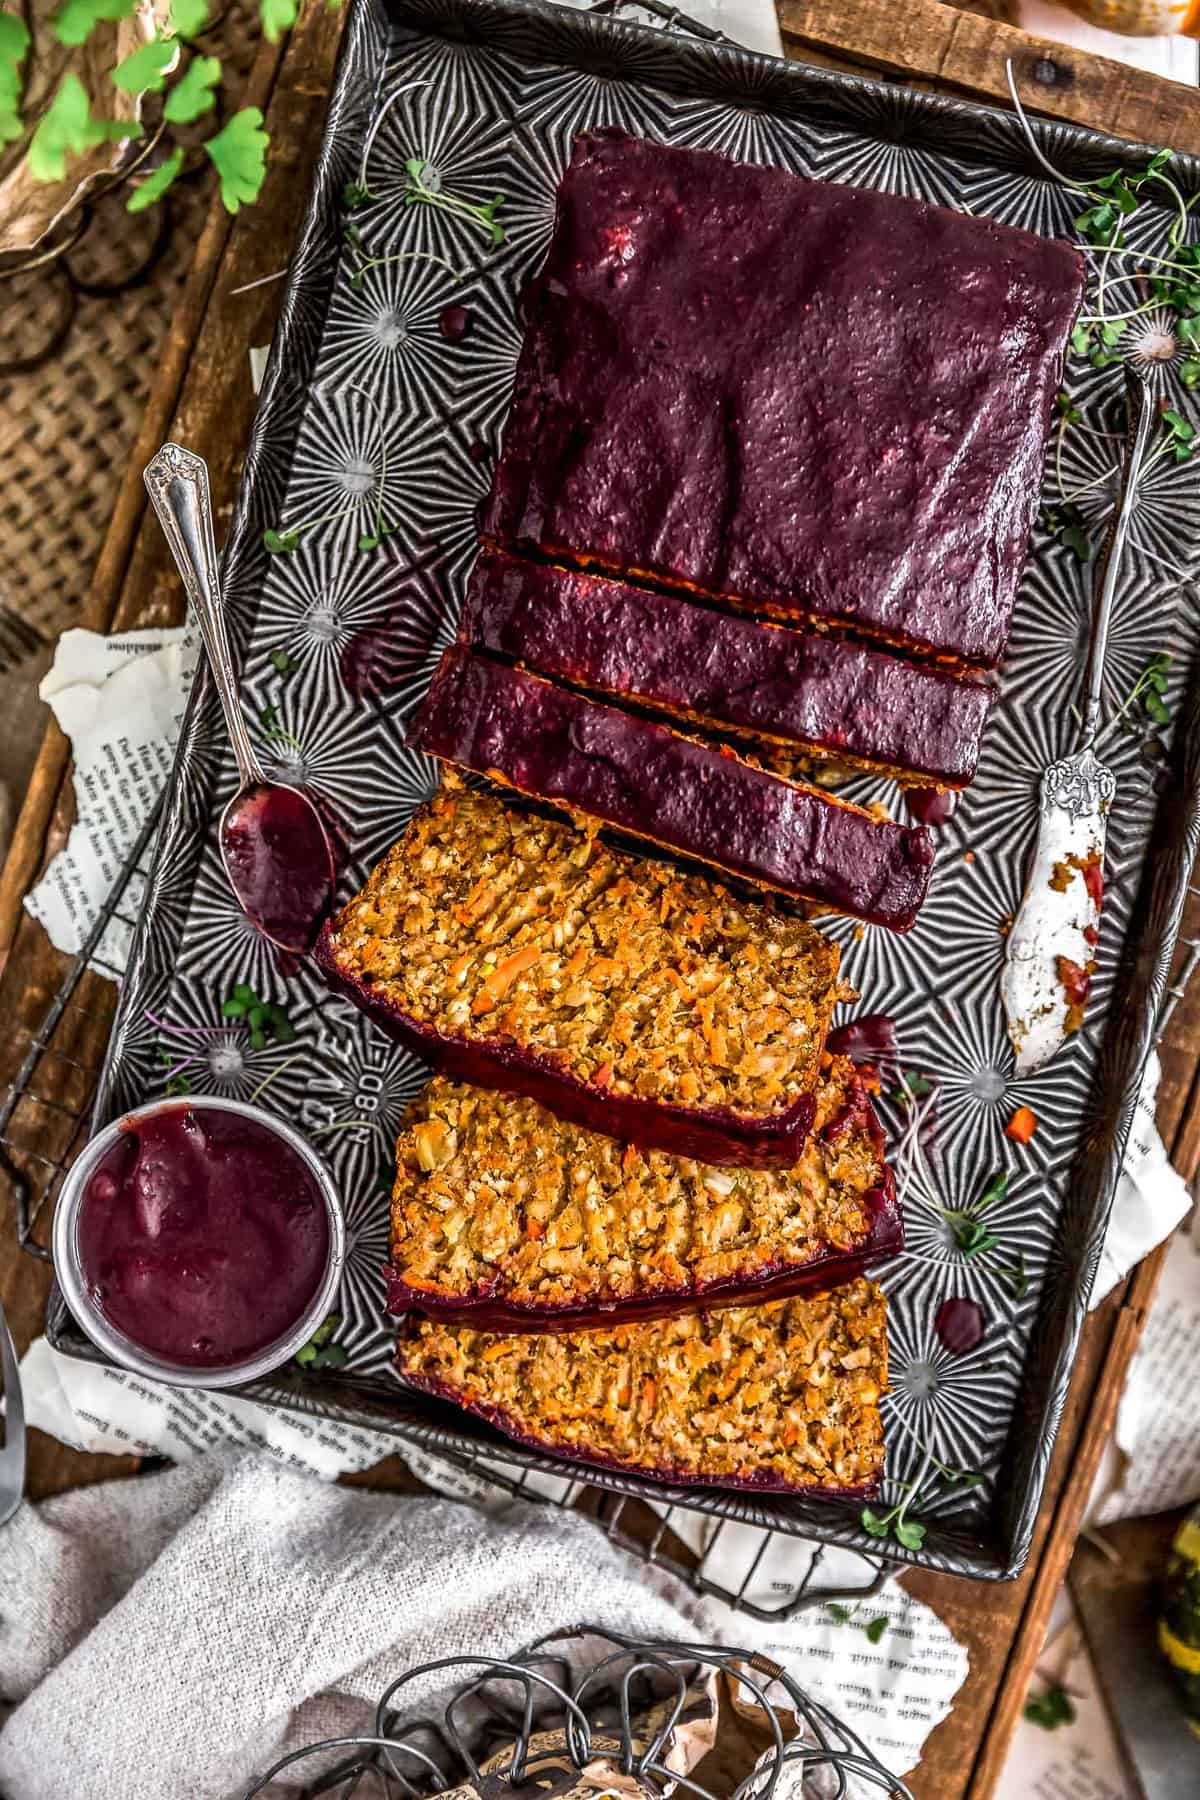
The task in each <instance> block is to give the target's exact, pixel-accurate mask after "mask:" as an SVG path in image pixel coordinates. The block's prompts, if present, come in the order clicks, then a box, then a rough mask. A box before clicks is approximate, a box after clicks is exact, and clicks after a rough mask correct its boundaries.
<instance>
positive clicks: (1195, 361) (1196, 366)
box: [1179, 356, 1200, 388]
mask: <svg viewBox="0 0 1200 1800" xmlns="http://www.w3.org/2000/svg"><path fill="white" fill-rule="evenodd" d="M1179 379H1180V380H1181V381H1182V383H1183V385H1184V387H1185V388H1198V387H1200V356H1189V357H1188V359H1187V361H1186V362H1182V363H1180V365H1179Z"/></svg>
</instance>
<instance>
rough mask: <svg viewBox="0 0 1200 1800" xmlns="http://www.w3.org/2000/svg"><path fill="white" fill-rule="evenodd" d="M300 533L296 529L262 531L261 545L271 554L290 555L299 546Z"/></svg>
mask: <svg viewBox="0 0 1200 1800" xmlns="http://www.w3.org/2000/svg"><path fill="white" fill-rule="evenodd" d="M300 535H301V534H300V533H299V532H298V531H264V532H263V545H264V547H265V548H266V549H267V550H269V551H270V552H271V555H272V556H290V555H291V554H292V551H293V550H298V549H299V548H300Z"/></svg>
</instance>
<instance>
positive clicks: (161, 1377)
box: [52, 1094, 346, 1388]
mask: <svg viewBox="0 0 1200 1800" xmlns="http://www.w3.org/2000/svg"><path fill="white" fill-rule="evenodd" d="M188 1108H191V1109H193V1110H194V1111H196V1112H205V1111H209V1112H225V1113H237V1114H239V1115H240V1116H241V1117H242V1118H243V1119H252V1120H253V1121H254V1123H255V1124H256V1125H261V1126H262V1127H263V1129H264V1130H266V1131H270V1132H272V1133H273V1134H274V1135H275V1136H276V1137H277V1138H279V1139H280V1140H281V1141H282V1142H283V1143H285V1144H287V1145H288V1147H289V1148H290V1149H291V1150H294V1151H295V1153H296V1155H297V1156H298V1157H299V1158H300V1159H301V1161H302V1162H303V1163H304V1164H305V1166H306V1167H307V1168H308V1170H309V1172H310V1174H311V1175H312V1177H313V1180H314V1181H315V1182H316V1184H317V1186H318V1188H319V1189H320V1191H321V1195H322V1198H323V1199H324V1201H325V1209H326V1212H327V1214H328V1218H329V1264H328V1267H327V1268H326V1271H325V1275H324V1278H323V1279H322V1282H321V1285H320V1287H319V1288H318V1289H317V1291H316V1293H315V1294H314V1295H313V1297H312V1299H311V1300H310V1301H309V1303H308V1305H307V1306H306V1307H305V1309H304V1311H303V1313H302V1314H301V1316H300V1317H299V1318H298V1319H297V1320H296V1323H295V1324H294V1325H293V1326H292V1327H291V1329H290V1330H289V1331H288V1332H287V1333H286V1334H285V1335H284V1336H283V1337H280V1338H277V1339H276V1340H275V1342H274V1343H273V1344H268V1345H267V1346H266V1348H265V1349H263V1350H258V1351H256V1352H255V1354H254V1355H253V1356H250V1357H246V1358H244V1359H243V1360H242V1361H241V1362H238V1363H230V1364H228V1365H226V1366H225V1367H221V1366H219V1365H218V1366H209V1367H205V1368H197V1367H196V1366H195V1364H191V1363H176V1362H170V1361H168V1360H167V1359H166V1358H165V1357H159V1356H156V1355H155V1354H154V1352H153V1351H152V1350H147V1349H145V1348H144V1347H143V1346H142V1345H141V1344H137V1343H135V1342H134V1341H133V1339H132V1338H129V1337H126V1335H125V1333H124V1332H123V1331H118V1330H117V1329H116V1327H115V1326H114V1325H113V1324H112V1321H111V1320H110V1319H108V1318H106V1317H105V1315H104V1313H103V1312H102V1311H101V1310H100V1308H99V1307H98V1306H97V1304H96V1302H95V1301H94V1300H93V1299H92V1297H91V1295H90V1294H89V1292H88V1287H87V1282H86V1280H85V1278H84V1274H83V1266H82V1263H81V1260H80V1256H79V1242H78V1220H79V1205H80V1201H81V1200H82V1198H83V1192H84V1189H85V1188H86V1186H87V1184H88V1179H89V1177H90V1176H91V1173H92V1171H93V1169H94V1168H95V1167H96V1164H97V1163H98V1162H99V1161H100V1159H101V1157H103V1156H104V1154H105V1153H106V1151H108V1150H109V1149H110V1148H111V1147H112V1145H113V1143H114V1142H115V1140H116V1138H117V1137H118V1135H119V1133H120V1132H121V1131H122V1130H123V1129H124V1128H126V1127H128V1126H130V1125H134V1126H136V1125H139V1124H141V1122H142V1121H143V1120H144V1119H148V1118H151V1117H157V1116H158V1115H159V1114H160V1113H165V1112H179V1111H186V1110H187V1109H188ZM52 1248H53V1253H54V1273H55V1275H56V1276H57V1278H58V1285H59V1287H60V1289H61V1290H62V1296H63V1299H64V1300H65V1301H66V1303H67V1305H68V1306H69V1307H70V1309H71V1313H72V1316H73V1317H74V1319H75V1322H76V1324H77V1325H78V1326H79V1327H80V1329H81V1330H82V1331H84V1332H86V1333H87V1335H88V1337H89V1338H91V1340H92V1342H93V1344H95V1346H96V1348H97V1349H98V1350H102V1351H103V1352H104V1354H105V1356H107V1357H108V1358H109V1360H110V1361H111V1362H114V1363H118V1364H120V1366H121V1368H123V1369H132V1370H133V1371H134V1373H135V1374H138V1375H146V1376H149V1377H150V1379H151V1380H153V1381H164V1382H166V1383H167V1384H168V1385H169V1386H171V1387H194V1388H229V1387H240V1386H241V1385H242V1384H243V1383H244V1382H247V1381H255V1380H257V1379H258V1378H259V1377H260V1376H262V1375H269V1374H270V1373H271V1371H272V1370H273V1369H278V1368H279V1367H280V1365H281V1364H282V1363H286V1362H288V1361H290V1360H291V1358H292V1357H293V1356H295V1354H296V1352H297V1350H299V1349H301V1348H302V1347H303V1345H305V1344H306V1343H307V1342H308V1340H309V1338H310V1337H311V1336H312V1335H313V1333H314V1331H316V1329H317V1327H318V1325H320V1324H321V1322H322V1320H323V1319H325V1318H326V1317H327V1315H328V1313H329V1311H330V1309H331V1306H332V1303H333V1298H334V1295H335V1294H336V1293H337V1289H338V1283H339V1282H340V1280H341V1276H342V1268H343V1265H344V1263H345V1260H346V1223H345V1220H344V1218H343V1217H342V1204H341V1201H340V1200H339V1198H338V1193H337V1189H336V1188H335V1187H334V1185H333V1180H332V1178H331V1176H330V1174H329V1171H328V1169H327V1168H326V1167H325V1165H324V1163H323V1162H322V1161H321V1159H320V1157H319V1156H318V1155H317V1153H316V1151H315V1150H314V1149H313V1148H312V1145H311V1144H309V1143H308V1142H306V1140H305V1139H304V1138H303V1137H301V1135H300V1133H299V1132H298V1131H295V1130H294V1129H293V1128H292V1126H290V1125H286V1124H285V1123H284V1122H283V1120H282V1119H277V1118H275V1117H274V1115H273V1114H271V1113H268V1112H264V1111H263V1110H262V1108H261V1107H258V1106H248V1105H247V1104H246V1102H245V1101H243V1100H227V1099H225V1098H224V1097H223V1096H221V1095H218V1094H187V1095H183V1096H181V1097H180V1098H178V1099H173V1100H157V1101H154V1102H153V1103H152V1104H151V1105H149V1106H141V1107H138V1109H137V1110H136V1111H135V1112H130V1113H125V1114H124V1115H123V1116H122V1117H121V1118H119V1119H114V1120H113V1122H112V1124H111V1125H106V1126H105V1127H104V1130H103V1131H101V1132H98V1133H97V1134H96V1136H95V1137H94V1138H91V1139H90V1140H89V1142H88V1143H87V1144H86V1145H85V1146H84V1148H83V1150H82V1151H81V1152H80V1154H79V1156H78V1157H77V1158H76V1160H75V1162H74V1163H72V1165H71V1168H70V1170H69V1171H68V1174H67V1178H66V1180H65V1181H64V1182H63V1185H62V1189H61V1191H60V1193H59V1196H58V1205H57V1206H56V1208H55V1212H54V1233H53V1243H52Z"/></svg>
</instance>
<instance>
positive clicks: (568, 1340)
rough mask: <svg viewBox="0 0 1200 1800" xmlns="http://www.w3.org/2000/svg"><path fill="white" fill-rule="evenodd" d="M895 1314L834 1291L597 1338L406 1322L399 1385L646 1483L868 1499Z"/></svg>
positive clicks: (863, 1295)
mask: <svg viewBox="0 0 1200 1800" xmlns="http://www.w3.org/2000/svg"><path fill="white" fill-rule="evenodd" d="M885 1323H886V1307H885V1302H884V1297H883V1294H882V1292H881V1291H880V1289H879V1288H877V1287H875V1286H874V1285H873V1284H872V1283H871V1282H869V1281H866V1280H862V1279H860V1280H857V1281H854V1282H851V1283H850V1284H849V1285H847V1286H845V1287H840V1288H835V1289H834V1290H833V1291H832V1292H831V1293H828V1294H821V1295H818V1296H809V1297H806V1298H803V1299H792V1300H777V1301H774V1302H772V1303H771V1304H769V1305H767V1306H735V1307H728V1308H725V1309H723V1310H722V1311H720V1312H701V1313H687V1314H684V1315H682V1316H681V1317H678V1318H674V1319H655V1320H651V1321H649V1322H646V1323H643V1324H637V1325H618V1326H615V1327H613V1328H611V1329H608V1330H604V1331H590V1332H589V1331H583V1332H569V1333H561V1334H560V1333H541V1334H536V1335H510V1336H503V1337H500V1336H495V1335H491V1334H489V1333H487V1332H481V1331H474V1330H472V1329H471V1328H470V1327H469V1326H465V1325H449V1324H444V1323H442V1322H441V1321H432V1320H427V1319H419V1318H418V1317H417V1316H416V1315H410V1316H409V1318H407V1319H406V1320H405V1322H404V1324H403V1326H402V1327H401V1331H400V1339H399V1345H398V1348H397V1364H398V1367H399V1372H400V1375H401V1377H402V1379H403V1380H404V1381H406V1382H407V1383H408V1384H409V1385H410V1386H411V1387H416V1388H420V1389H422V1390H423V1391H424V1392H425V1393H428V1394H434V1395H437V1396H439V1397H440V1398H442V1399H444V1400H451V1401H453V1402H454V1403H455V1404H456V1405H458V1406H461V1407H465V1409H466V1410H467V1411H468V1412H471V1413H474V1414H475V1415H476V1416H477V1417H479V1418H481V1419H485V1420H486V1421H487V1423H488V1424H489V1425H494V1426H495V1427H496V1429H497V1430H498V1431H502V1432H504V1433H505V1435H506V1436H507V1437H511V1438H516V1439H517V1440H518V1442H520V1443H524V1444H528V1445H529V1446H531V1447H532V1448H533V1449H536V1450H541V1451H545V1452H547V1453H549V1454H550V1455H553V1456H562V1457H567V1458H569V1459H571V1460H572V1461H577V1462H584V1463H592V1464H596V1465H599V1466H600V1467H602V1468H613V1469H621V1470H624V1471H627V1472H629V1473H631V1474H636V1475H645V1476H648V1477H649V1478H650V1479H651V1480H652V1481H668V1482H673V1483H681V1484H687V1485H693V1486H702V1487H736V1488H758V1489H760V1490H765V1491H769V1492H773V1493H785V1494H787V1493H803V1494H809V1495H827V1496H833V1495H849V1494H854V1495H865V1494H870V1493H871V1492H872V1491H873V1490H874V1488H875V1486H876V1485H877V1483H878V1480H879V1477H880V1475H881V1473H882V1471H883V1455H884V1447H883V1425H882V1421H881V1419H880V1413H879V1397H880V1395H881V1393H882V1392H883V1391H884V1389H885V1388H886V1386H887V1338H886V1331H885Z"/></svg>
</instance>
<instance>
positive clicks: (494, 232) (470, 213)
mask: <svg viewBox="0 0 1200 1800" xmlns="http://www.w3.org/2000/svg"><path fill="white" fill-rule="evenodd" d="M429 169H430V165H429V163H428V162H427V161H426V160H425V158H424V157H422V156H410V157H409V159H408V161H407V162H406V163H405V165H404V173H405V175H406V176H407V177H408V182H407V185H406V187H405V189H404V204H405V205H406V206H428V207H430V208H432V210H433V211H435V212H444V213H449V214H451V216H452V217H454V218H458V219H462V220H463V221H464V222H465V223H467V224H470V225H474V226H475V227H476V229H477V230H479V231H482V232H483V233H484V234H485V236H486V237H487V238H488V239H489V240H490V242H491V245H492V248H493V249H494V250H498V249H499V248H500V246H501V244H503V243H504V241H505V233H504V227H503V225H501V223H500V221H499V220H498V219H497V217H496V214H497V213H498V212H499V210H500V208H501V207H502V206H503V205H504V195H503V194H494V195H493V196H492V198H491V199H490V200H489V201H488V202H487V203H486V205H483V206H480V205H477V204H475V203H474V202H472V201H470V200H460V199H459V198H458V197H457V195H455V194H448V193H446V192H445V191H444V190H443V189H442V188H440V187H439V188H433V187H430V186H429V185H428V183H427V182H426V180H425V176H426V175H427V173H428V172H429Z"/></svg>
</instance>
